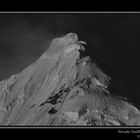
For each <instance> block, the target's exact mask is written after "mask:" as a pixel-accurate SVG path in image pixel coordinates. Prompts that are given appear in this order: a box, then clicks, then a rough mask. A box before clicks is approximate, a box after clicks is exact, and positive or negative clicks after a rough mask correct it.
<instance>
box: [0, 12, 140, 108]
mask: <svg viewBox="0 0 140 140" xmlns="http://www.w3.org/2000/svg"><path fill="white" fill-rule="evenodd" d="M69 32H75V33H77V34H78V36H79V38H80V40H83V41H86V42H87V46H86V49H87V52H88V53H89V55H90V56H91V57H92V58H93V60H94V59H95V60H96V61H97V63H99V65H100V66H101V68H102V69H103V70H104V71H105V72H107V73H108V74H109V75H110V76H111V77H112V83H113V84H112V85H111V86H112V89H113V93H114V94H119V95H123V96H127V97H128V98H129V99H131V100H132V101H133V102H134V104H135V105H137V106H138V104H139V98H140V93H139V84H140V68H139V60H140V54H139V47H140V14H138V13H137V14H134V13H132V14H130V13H126V14H124V13H120V14H117V13H108V14H105V13H90V14H72V13H71V14H70V13H69V14H55V13H52V14H49V13H43V14H41V13H40V14H35V13H33V14H31V13H30V14H29V13H26V14H25V13H24V14H23V13H19V14H18V13H16V14H12V13H11V14H2V13H0V80H3V79H5V78H8V77H9V76H10V75H11V74H15V73H18V72H20V71H21V70H23V69H24V68H25V67H27V66H28V65H29V64H31V63H32V62H34V61H35V60H37V59H38V57H39V56H41V54H42V53H43V52H44V51H45V50H46V49H47V46H48V44H49V42H50V40H51V39H52V38H54V37H57V36H62V35H64V34H67V33H69ZM139 107H140V105H139Z"/></svg>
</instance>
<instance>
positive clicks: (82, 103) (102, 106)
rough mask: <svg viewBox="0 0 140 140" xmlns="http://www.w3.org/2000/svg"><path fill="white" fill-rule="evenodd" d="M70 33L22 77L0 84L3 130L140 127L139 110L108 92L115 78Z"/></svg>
mask: <svg viewBox="0 0 140 140" xmlns="http://www.w3.org/2000/svg"><path fill="white" fill-rule="evenodd" d="M84 45H86V43H85V42H84V41H79V39H78V36H77V34H75V33H69V34H67V35H65V36H63V37H60V38H56V39H54V40H52V42H51V43H50V46H49V48H48V49H47V51H46V52H45V53H44V54H43V55H42V56H41V57H40V58H39V59H38V60H37V61H35V62H34V63H33V64H31V65H29V66H28V67H27V68H26V69H24V70H23V71H22V72H20V73H18V74H15V75H12V76H11V77H10V78H9V79H6V80H3V81H1V82H0V125H1V126H19V125H20V126H69V125H72V126H127V125H140V111H139V110H138V109H137V108H136V107H134V106H133V105H131V104H130V103H129V102H128V101H126V100H123V99H122V98H120V97H116V96H113V95H112V93H110V91H109V90H108V86H109V81H110V79H111V77H109V76H108V75H106V74H105V73H104V72H103V71H102V70H101V69H100V68H99V67H98V66H97V64H95V62H94V60H91V59H90V57H89V56H84V55H82V54H83V53H84V50H85V48H84Z"/></svg>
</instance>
